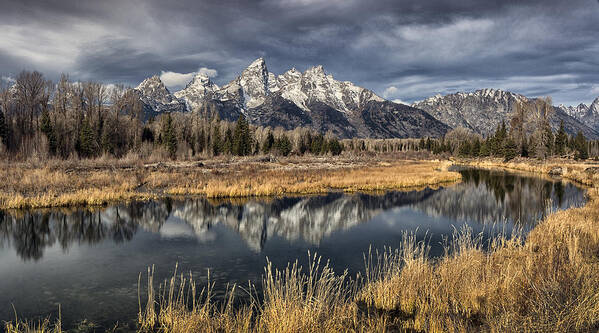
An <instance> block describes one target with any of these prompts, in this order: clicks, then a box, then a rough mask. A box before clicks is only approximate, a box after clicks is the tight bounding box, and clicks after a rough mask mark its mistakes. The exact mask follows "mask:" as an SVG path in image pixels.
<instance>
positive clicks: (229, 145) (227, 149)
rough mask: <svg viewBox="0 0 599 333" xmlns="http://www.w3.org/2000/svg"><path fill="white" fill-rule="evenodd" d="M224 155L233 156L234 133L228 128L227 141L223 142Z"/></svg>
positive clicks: (226, 132)
mask: <svg viewBox="0 0 599 333" xmlns="http://www.w3.org/2000/svg"><path fill="white" fill-rule="evenodd" d="M223 153H225V154H233V132H232V131H231V129H230V128H228V127H227V130H226V131H225V140H224V142H223Z"/></svg>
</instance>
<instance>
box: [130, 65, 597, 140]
mask: <svg viewBox="0 0 599 333" xmlns="http://www.w3.org/2000/svg"><path fill="white" fill-rule="evenodd" d="M135 91H136V92H137V94H138V95H139V97H140V100H141V101H142V102H143V105H144V111H145V114H146V117H151V116H156V115H158V114H160V113H163V112H183V111H198V112H205V113H206V114H209V113H212V112H214V113H217V114H218V115H219V117H220V118H221V119H226V120H230V121H235V120H237V118H238V117H239V115H240V114H243V115H244V116H245V117H246V118H247V119H248V121H249V122H250V123H251V124H254V125H261V126H270V127H273V128H274V127H282V128H284V129H293V128H296V127H309V128H312V129H314V130H316V131H319V132H322V133H325V132H332V133H333V134H334V135H336V136H337V137H339V138H352V137H358V138H408V137H411V138H414V137H428V136H430V137H440V136H442V135H444V134H445V133H446V132H447V131H449V130H451V129H452V128H456V127H465V128H468V129H471V130H472V131H474V132H477V133H479V134H482V135H488V134H490V133H492V131H494V129H495V128H496V127H497V125H498V124H499V123H501V121H506V123H509V117H510V114H511V113H512V111H513V109H514V108H515V105H516V103H517V102H526V101H531V100H533V99H532V98H528V97H526V96H523V95H520V94H516V93H512V92H507V91H502V90H497V89H482V90H477V91H475V92H469V93H463V92H459V93H455V94H450V95H445V96H441V95H436V96H433V97H430V98H427V99H425V100H423V101H420V102H416V103H414V104H412V105H405V104H400V103H394V102H391V101H388V100H386V99H384V98H382V97H380V96H378V95H376V94H375V93H374V92H372V91H371V90H368V89H366V88H362V87H359V86H356V85H355V84H353V83H352V82H349V81H338V80H336V79H335V78H334V77H333V76H332V75H330V74H327V73H326V72H325V70H324V68H323V67H322V66H314V67H311V68H309V69H307V70H306V71H304V72H300V71H298V70H296V69H295V68H292V69H290V70H288V71H287V72H285V73H283V74H281V75H276V74H274V73H272V72H269V71H268V68H267V66H266V62H265V61H264V59H263V58H259V59H256V60H255V61H254V62H252V63H251V64H250V65H249V66H248V67H247V68H246V69H244V70H243V71H242V72H241V74H240V75H239V76H237V77H236V78H235V79H233V80H232V81H231V82H229V83H227V84H225V85H223V86H221V87H219V86H218V85H217V84H216V83H214V82H212V80H211V79H210V77H208V76H206V75H205V74H202V73H198V74H197V75H196V76H195V77H194V78H193V79H192V80H191V81H190V82H189V83H188V84H187V86H186V87H185V88H184V89H182V90H180V91H177V92H175V93H171V92H170V91H169V90H168V88H167V87H166V86H165V85H164V84H163V82H162V81H161V80H160V77H158V76H152V77H150V78H148V79H146V80H144V81H143V82H142V83H141V84H140V85H139V86H138V87H136V88H135ZM562 121H563V123H564V127H565V129H566V131H567V132H568V133H569V134H571V135H572V134H576V133H577V132H578V131H582V132H583V134H584V135H585V136H586V137H587V138H591V139H599V98H598V99H596V100H595V101H594V102H593V103H592V104H591V105H589V106H586V105H584V104H581V105H579V106H577V107H568V106H563V105H560V106H557V107H555V114H554V116H553V117H552V119H551V124H552V126H553V128H554V129H557V128H558V127H559V124H560V122H562Z"/></svg>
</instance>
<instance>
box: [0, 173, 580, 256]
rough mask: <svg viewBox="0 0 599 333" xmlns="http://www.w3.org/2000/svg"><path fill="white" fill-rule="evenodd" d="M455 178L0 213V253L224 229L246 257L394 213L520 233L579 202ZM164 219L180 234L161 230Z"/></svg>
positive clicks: (547, 185) (481, 179)
mask: <svg viewBox="0 0 599 333" xmlns="http://www.w3.org/2000/svg"><path fill="white" fill-rule="evenodd" d="M460 172H461V173H462V176H463V182H462V183H459V184H456V185H453V186H449V187H446V188H440V189H428V188H427V189H424V190H420V191H411V192H388V193H385V194H381V195H378V194H351V195H348V194H343V193H331V194H328V195H324V196H310V197H286V198H271V199H268V200H260V199H251V200H248V201H246V202H244V203H234V202H226V201H224V202H220V203H214V202H211V201H209V200H207V199H204V198H190V199H186V200H180V201H177V200H171V199H164V200H156V201H149V202H132V203H126V204H119V205H114V206H110V207H106V208H96V209H91V210H87V209H79V210H64V209H50V210H38V211H10V212H2V211H0V248H4V249H7V248H11V247H12V248H14V251H16V253H17V254H18V256H19V257H20V258H21V259H23V260H38V259H40V258H42V257H43V255H44V250H45V249H46V248H47V247H51V246H54V245H55V244H59V245H60V247H61V248H62V249H63V251H68V249H69V248H70V247H71V246H72V245H73V244H78V245H82V244H90V245H92V244H96V243H100V242H103V241H106V240H112V241H113V242H115V243H122V242H127V241H130V240H132V239H133V238H134V237H135V235H136V233H137V232H138V231H139V230H140V229H143V230H145V231H149V232H152V233H160V234H161V235H164V236H165V237H169V236H170V237H173V236H187V237H195V238H197V239H198V240H204V241H210V240H214V237H215V235H214V234H213V233H212V231H211V229H212V228H213V227H214V226H216V225H223V226H226V228H228V229H229V230H232V231H235V232H236V233H238V234H239V236H240V237H241V238H242V239H243V241H244V242H245V243H246V244H247V247H248V248H249V249H250V250H251V251H255V252H260V251H261V250H262V249H263V248H264V246H265V244H266V242H268V241H269V240H270V239H271V238H272V237H274V236H277V237H280V238H283V239H285V240H287V241H296V240H302V241H304V242H307V243H309V244H312V245H318V244H319V243H320V242H321V241H322V240H323V238H326V237H328V236H330V235H331V234H332V233H333V232H335V231H339V230H348V229H351V228H353V227H355V226H356V225H358V224H361V223H365V222H368V221H370V220H372V219H373V218H374V217H375V216H377V215H379V214H381V213H382V212H386V211H390V210H393V209H397V208H400V207H409V208H411V209H413V210H415V211H419V212H422V213H424V214H426V215H428V216H433V217H444V218H448V219H451V220H454V221H456V222H466V223H468V224H469V225H487V224H494V223H498V222H500V223H501V222H509V223H513V224H516V225H519V226H520V227H522V228H523V229H524V230H525V231H526V230H528V229H530V228H531V227H532V226H534V224H535V223H536V221H538V219H539V218H542V217H543V216H544V215H545V214H546V213H547V212H548V211H549V210H555V209H562V208H566V207H571V206H578V205H581V204H582V203H583V202H584V191H582V190H581V189H579V188H577V187H575V186H573V185H572V184H570V183H564V182H562V181H559V180H548V179H541V178H536V177H526V176H522V175H514V174H510V173H505V172H496V171H495V172H494V171H484V170H472V169H465V170H462V171H460ZM169 219H177V220H180V221H183V222H185V225H187V227H185V226H182V225H179V224H178V225H166V226H165V222H166V221H167V220H169Z"/></svg>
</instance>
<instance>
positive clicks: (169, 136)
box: [162, 113, 178, 159]
mask: <svg viewBox="0 0 599 333" xmlns="http://www.w3.org/2000/svg"><path fill="white" fill-rule="evenodd" d="M177 143H178V142H177V134H176V133H175V127H174V125H173V118H172V116H171V114H170V113H167V114H166V119H165V120H164V122H163V123H162V144H163V145H164V146H165V148H166V150H167V151H168V153H169V156H170V157H171V158H172V159H174V158H175V157H176V154H177Z"/></svg>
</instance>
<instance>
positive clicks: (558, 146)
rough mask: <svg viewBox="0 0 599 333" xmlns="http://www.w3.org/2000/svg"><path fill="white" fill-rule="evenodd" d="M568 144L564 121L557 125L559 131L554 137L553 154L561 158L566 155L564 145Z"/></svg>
mask: <svg viewBox="0 0 599 333" xmlns="http://www.w3.org/2000/svg"><path fill="white" fill-rule="evenodd" d="M567 144H568V135H567V134H566V130H565V129H564V121H563V120H562V121H561V122H560V124H559V130H558V131H557V134H556V135H555V153H556V154H557V155H559V156H562V155H564V154H565V153H566V145H567Z"/></svg>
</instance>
